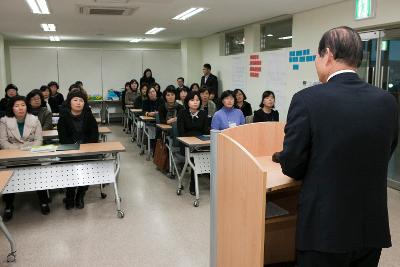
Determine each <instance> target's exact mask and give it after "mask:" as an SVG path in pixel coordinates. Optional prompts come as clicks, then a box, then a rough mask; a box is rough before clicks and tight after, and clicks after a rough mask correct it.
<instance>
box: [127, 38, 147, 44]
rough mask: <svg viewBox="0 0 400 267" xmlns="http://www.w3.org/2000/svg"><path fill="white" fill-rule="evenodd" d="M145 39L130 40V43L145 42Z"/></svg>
mask: <svg viewBox="0 0 400 267" xmlns="http://www.w3.org/2000/svg"><path fill="white" fill-rule="evenodd" d="M144 39H145V38H133V39H132V40H130V41H129V42H130V43H139V42H140V41H143V40H144Z"/></svg>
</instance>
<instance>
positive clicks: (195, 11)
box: [172, 7, 206, 20]
mask: <svg viewBox="0 0 400 267" xmlns="http://www.w3.org/2000/svg"><path fill="white" fill-rule="evenodd" d="M205 10H206V9H205V8H203V7H192V8H190V9H188V10H186V11H185V12H182V13H181V14H179V15H177V16H175V17H173V18H172V19H175V20H186V19H188V18H190V17H192V16H194V15H196V14H198V13H200V12H203V11H205Z"/></svg>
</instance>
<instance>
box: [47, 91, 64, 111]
mask: <svg viewBox="0 0 400 267" xmlns="http://www.w3.org/2000/svg"><path fill="white" fill-rule="evenodd" d="M63 102H64V96H63V95H62V94H61V93H56V94H55V95H54V96H50V97H49V105H50V107H51V112H53V113H60V109H59V107H60V106H61V105H62V104H63Z"/></svg>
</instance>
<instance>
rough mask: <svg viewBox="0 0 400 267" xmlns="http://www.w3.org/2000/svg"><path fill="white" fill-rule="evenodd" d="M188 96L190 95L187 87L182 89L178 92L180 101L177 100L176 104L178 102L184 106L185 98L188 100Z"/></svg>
mask: <svg viewBox="0 0 400 267" xmlns="http://www.w3.org/2000/svg"><path fill="white" fill-rule="evenodd" d="M187 94H188V91H187V89H186V87H182V88H180V89H179V91H178V100H176V102H178V104H179V105H182V106H184V105H185V98H186V96H187Z"/></svg>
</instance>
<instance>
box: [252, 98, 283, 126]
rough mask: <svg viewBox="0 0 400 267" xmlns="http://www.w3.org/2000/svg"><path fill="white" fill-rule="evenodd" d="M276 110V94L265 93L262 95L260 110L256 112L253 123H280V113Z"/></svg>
mask: <svg viewBox="0 0 400 267" xmlns="http://www.w3.org/2000/svg"><path fill="white" fill-rule="evenodd" d="M274 108H275V94H274V93H273V92H271V91H265V92H264V93H263V95H262V99H261V104H260V109H259V110H257V111H254V117H253V122H265V121H279V112H278V111H277V110H274Z"/></svg>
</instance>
